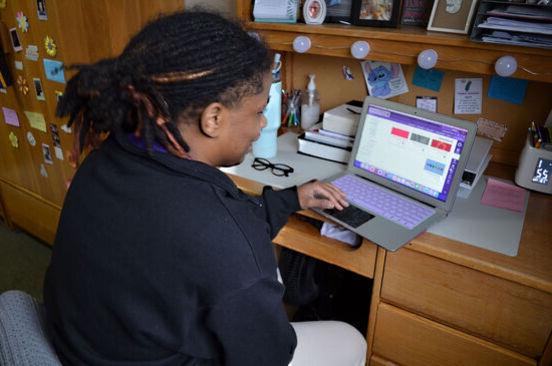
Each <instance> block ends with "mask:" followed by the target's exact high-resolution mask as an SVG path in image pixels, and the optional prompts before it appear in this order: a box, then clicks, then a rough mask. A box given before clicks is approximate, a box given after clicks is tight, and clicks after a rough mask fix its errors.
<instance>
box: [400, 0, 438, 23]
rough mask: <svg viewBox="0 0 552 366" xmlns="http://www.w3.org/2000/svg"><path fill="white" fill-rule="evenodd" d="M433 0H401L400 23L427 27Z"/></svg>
mask: <svg viewBox="0 0 552 366" xmlns="http://www.w3.org/2000/svg"><path fill="white" fill-rule="evenodd" d="M432 6H433V0H403V2H402V5H401V8H402V11H401V24H405V25H420V26H424V27H427V23H428V21H429V15H430V14H431V8H432Z"/></svg>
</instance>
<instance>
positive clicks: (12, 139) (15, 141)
mask: <svg viewBox="0 0 552 366" xmlns="http://www.w3.org/2000/svg"><path fill="white" fill-rule="evenodd" d="M8 137H9V139H10V142H11V145H12V146H13V147H15V148H16V149H17V148H18V147H19V140H18V139H17V135H16V134H15V133H13V131H12V132H10V135H9V136H8Z"/></svg>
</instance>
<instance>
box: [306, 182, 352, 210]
mask: <svg viewBox="0 0 552 366" xmlns="http://www.w3.org/2000/svg"><path fill="white" fill-rule="evenodd" d="M297 195H298V196H299V204H300V205H301V208H302V209H307V208H321V209H326V208H336V209H338V210H343V208H345V207H347V206H349V203H348V202H347V200H346V197H345V193H343V191H341V190H340V189H339V188H337V187H336V186H334V185H332V184H330V183H324V182H320V181H317V180H316V181H312V182H308V183H305V184H303V185H301V186H299V187H297Z"/></svg>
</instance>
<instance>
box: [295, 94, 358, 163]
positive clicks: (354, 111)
mask: <svg viewBox="0 0 552 366" xmlns="http://www.w3.org/2000/svg"><path fill="white" fill-rule="evenodd" d="M361 110H362V102H359V101H350V102H348V103H345V104H342V105H340V106H338V107H335V108H332V109H330V110H328V111H326V112H324V116H323V118H322V123H318V124H316V125H314V126H313V127H312V128H311V129H309V130H307V131H305V132H304V133H303V134H301V135H300V136H299V137H298V142H299V147H298V150H297V152H298V153H299V154H304V155H309V156H314V157H317V158H321V159H325V160H329V161H335V162H338V163H344V164H347V163H348V162H349V157H350V156H351V150H352V148H353V143H354V141H355V138H354V135H355V134H356V129H357V125H358V121H359V117H360V112H361Z"/></svg>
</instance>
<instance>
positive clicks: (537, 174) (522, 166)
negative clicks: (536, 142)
mask: <svg viewBox="0 0 552 366" xmlns="http://www.w3.org/2000/svg"><path fill="white" fill-rule="evenodd" d="M551 173H552V151H548V150H545V149H537V148H536V147H533V146H532V145H531V141H530V137H529V135H528V136H527V139H526V140H525V146H524V147H523V150H522V151H521V155H520V157H519V163H518V167H517V170H516V184H517V185H519V186H522V187H525V188H528V189H532V190H534V191H538V192H542V193H547V194H552V183H551V182H550V180H551V179H550V178H551V176H550V175H551Z"/></svg>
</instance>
